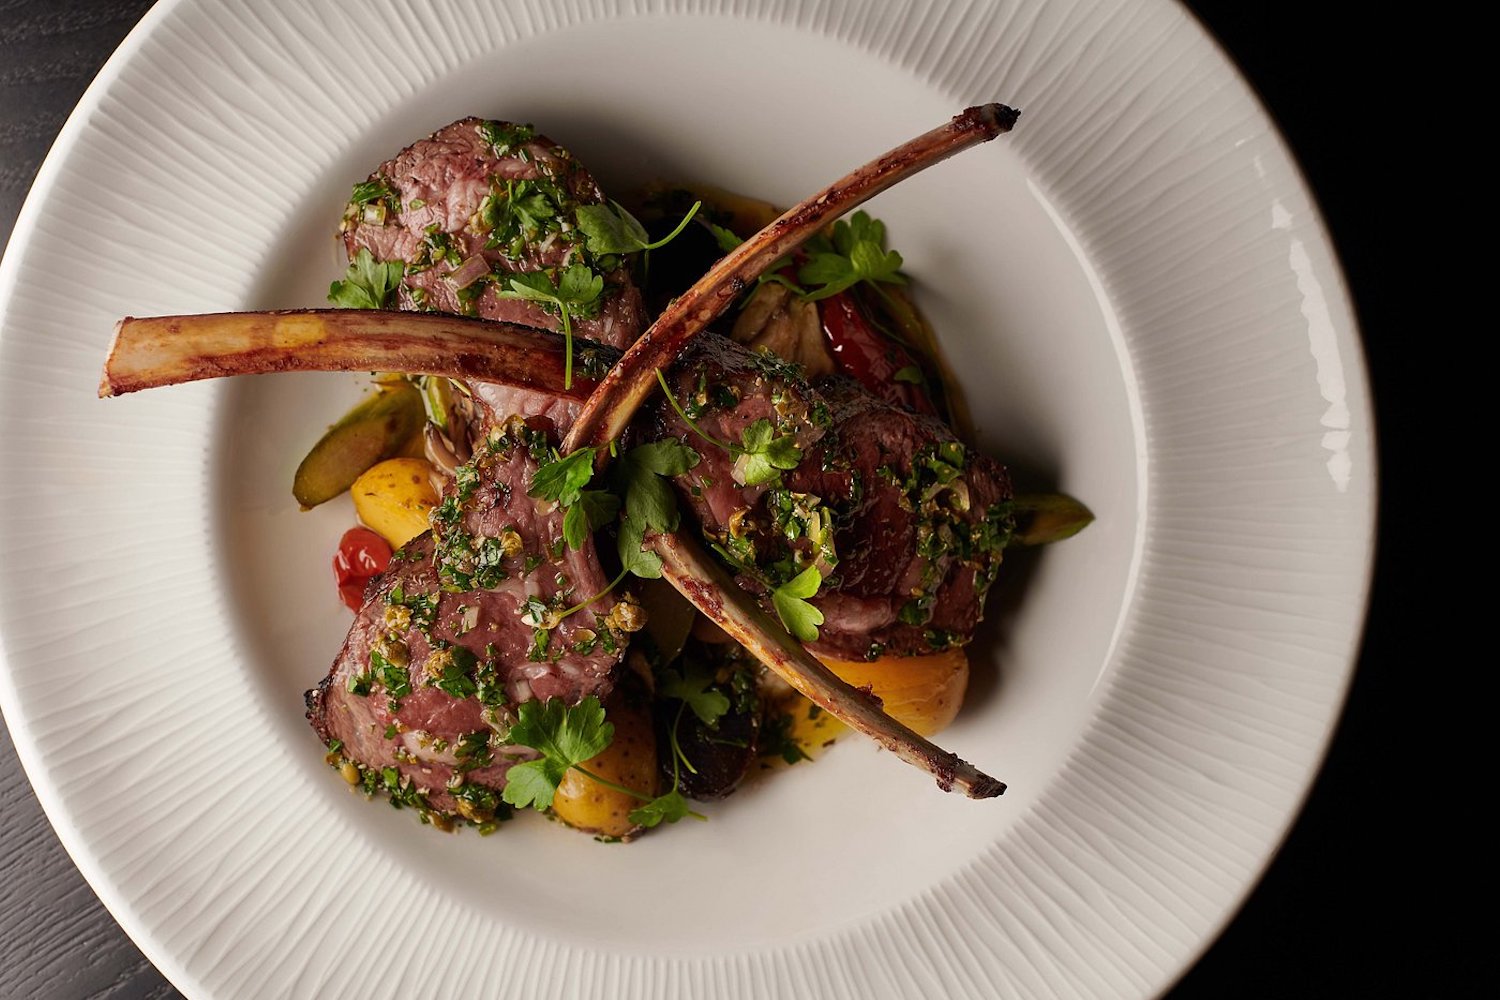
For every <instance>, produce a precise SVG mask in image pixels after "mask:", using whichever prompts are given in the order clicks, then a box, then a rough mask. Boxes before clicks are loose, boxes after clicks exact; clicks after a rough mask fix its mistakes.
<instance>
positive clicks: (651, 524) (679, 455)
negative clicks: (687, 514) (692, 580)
mask: <svg viewBox="0 0 1500 1000" xmlns="http://www.w3.org/2000/svg"><path fill="white" fill-rule="evenodd" d="M699 461H700V458H699V455H698V453H697V452H696V451H694V450H693V449H691V448H689V447H688V446H687V445H685V444H683V443H682V442H681V441H675V440H672V439H670V438H669V439H667V440H664V441H653V442H652V443H650V444H643V445H640V446H639V447H636V448H632V449H630V450H629V451H627V452H625V454H623V455H621V456H620V460H619V461H618V462H617V463H615V467H614V482H615V485H616V491H617V492H618V493H619V494H620V495H621V496H622V497H623V498H624V500H625V518H624V520H623V521H622V522H621V524H620V546H619V552H620V563H621V564H622V565H623V566H624V567H625V568H626V569H627V570H629V571H630V572H631V573H634V574H635V575H636V576H639V577H642V578H643V579H647V580H656V579H660V577H661V559H660V558H659V557H658V556H657V555H656V553H654V552H644V551H642V550H641V545H642V543H643V541H644V540H645V537H646V531H647V529H648V528H649V529H650V530H652V531H676V530H677V525H678V523H679V522H680V520H681V515H680V513H679V511H678V509H677V496H676V494H674V493H673V492H672V488H671V486H670V485H668V484H667V482H666V480H665V478H664V477H670V476H680V475H682V474H683V473H684V472H687V471H688V470H689V469H691V468H693V467H694V466H696V465H697V464H698V462H699Z"/></svg>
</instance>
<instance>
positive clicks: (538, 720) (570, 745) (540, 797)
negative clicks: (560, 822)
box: [502, 695, 707, 826]
mask: <svg viewBox="0 0 1500 1000" xmlns="http://www.w3.org/2000/svg"><path fill="white" fill-rule="evenodd" d="M516 717H517V718H516V723H515V725H513V726H511V727H510V733H509V735H508V736H507V737H506V738H507V739H508V740H509V741H510V742H511V743H515V744H519V745H520V746H526V747H531V748H532V749H533V750H537V751H539V752H540V753H541V755H542V756H541V758H540V759H539V760H530V761H526V762H524V763H521V764H516V765H514V766H513V767H511V769H510V770H509V771H508V772H506V776H505V791H504V792H503V794H502V798H503V799H504V800H505V801H506V802H507V803H509V804H510V805H513V806H516V807H518V808H522V809H524V808H526V807H527V806H530V807H532V808H533V809H536V810H537V811H539V812H540V811H542V810H544V809H548V808H550V807H551V805H552V800H553V799H554V798H555V797H556V796H557V786H558V785H559V784H561V783H562V779H563V775H565V774H567V773H568V770H569V769H570V768H571V769H573V770H576V771H578V772H579V773H580V774H582V775H584V776H585V777H587V778H592V779H593V780H594V781H596V782H598V783H599V784H601V785H603V786H605V787H606V788H612V789H614V790H615V791H617V792H623V793H624V794H626V795H629V796H631V797H632V798H635V799H639V800H640V801H641V802H643V803H645V805H643V806H642V807H641V808H640V809H637V810H634V811H632V812H631V816H630V818H631V821H632V822H636V823H640V824H641V825H642V826H656V825H657V824H658V823H661V822H663V821H666V822H676V821H677V820H679V819H682V818H683V817H684V816H692V817H694V818H695V819H706V818H707V817H705V816H703V815H701V814H700V813H696V812H693V811H691V810H689V809H688V808H687V803H686V802H685V801H681V802H680V804H679V800H681V799H682V796H681V793H679V792H678V791H677V789H676V788H675V787H674V788H673V789H672V791H670V792H668V793H667V794H666V795H661V796H653V795H647V794H645V793H644V792H640V791H637V790H635V789H633V788H626V787H625V786H624V785H620V784H617V783H615V782H613V781H610V780H609V779H608V778H604V777H601V776H599V775H597V774H594V773H593V772H591V771H590V770H588V769H587V768H585V767H583V766H582V765H583V763H584V761H587V760H589V759H590V758H593V757H596V756H598V755H599V754H601V753H603V752H604V750H605V748H606V747H608V746H609V744H610V743H611V741H613V740H614V737H615V727H614V724H613V723H610V722H608V721H606V720H605V718H604V706H603V705H601V704H599V699H598V698H596V697H594V696H593V695H590V696H589V697H587V698H585V699H583V700H582V701H581V702H579V703H578V704H577V705H572V706H568V705H565V704H564V703H563V702H562V700H561V699H558V698H549V699H547V701H546V702H545V703H543V702H536V701H527V702H522V703H521V704H520V705H518V706H517V707H516ZM674 796H675V799H674V798H673V797H674ZM638 813H639V814H641V817H640V818H637V814H638Z"/></svg>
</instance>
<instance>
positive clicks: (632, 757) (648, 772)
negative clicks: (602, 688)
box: [552, 692, 657, 837]
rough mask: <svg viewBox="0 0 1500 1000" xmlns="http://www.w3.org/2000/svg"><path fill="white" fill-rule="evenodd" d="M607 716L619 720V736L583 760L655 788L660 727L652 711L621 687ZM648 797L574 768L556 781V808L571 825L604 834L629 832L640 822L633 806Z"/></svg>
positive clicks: (609, 775)
mask: <svg viewBox="0 0 1500 1000" xmlns="http://www.w3.org/2000/svg"><path fill="white" fill-rule="evenodd" d="M604 712H605V717H606V718H607V719H609V721H610V722H612V723H614V726H615V738H614V740H613V741H612V742H611V743H610V745H609V746H607V747H605V748H604V752H603V753H601V754H599V756H597V757H593V758H591V759H589V760H587V761H584V763H583V766H584V767H585V768H586V769H587V770H589V771H592V772H593V773H594V774H597V775H599V777H601V778H606V779H608V780H610V781H613V782H614V783H615V784H617V785H623V786H624V787H626V788H633V789H635V790H636V791H639V792H643V793H645V794H647V795H655V794H656V781H657V769H656V733H655V731H654V730H653V729H652V727H651V713H650V711H649V710H648V709H647V708H646V707H645V706H644V705H639V704H635V703H633V702H628V701H626V700H625V699H624V698H623V697H621V696H620V695H619V694H618V692H617V693H616V694H614V695H611V696H610V698H609V700H608V701H606V702H605V703H604ZM642 805H645V803H644V802H642V801H641V800H639V799H637V798H635V797H634V796H631V795H626V794H625V793H624V792H618V791H615V790H614V789H613V788H606V787H605V786H603V785H601V784H599V783H598V782H597V781H595V780H594V779H592V778H588V777H585V776H584V775H582V774H579V773H578V771H577V770H575V769H570V770H569V771H568V773H567V774H565V775H564V776H563V779H562V782H561V783H560V784H559V785H558V786H557V795H556V796H555V797H554V798H553V799H552V811H553V812H554V813H555V814H556V815H557V818H558V819H560V820H562V821H563V822H564V823H566V824H568V825H569V826H572V827H576V828H578V829H580V830H584V831H586V832H588V833H597V834H600V835H602V836H605V837H625V836H629V835H630V834H632V833H634V832H635V831H636V829H637V827H636V824H634V823H632V822H631V821H630V812H631V810H633V809H638V808H639V807H641V806H642Z"/></svg>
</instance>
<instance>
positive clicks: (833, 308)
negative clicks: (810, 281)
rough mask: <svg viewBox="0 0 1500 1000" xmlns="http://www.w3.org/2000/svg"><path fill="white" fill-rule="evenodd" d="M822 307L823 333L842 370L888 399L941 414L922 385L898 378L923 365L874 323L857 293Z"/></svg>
mask: <svg viewBox="0 0 1500 1000" xmlns="http://www.w3.org/2000/svg"><path fill="white" fill-rule="evenodd" d="M818 306H819V312H820V314H821V316H822V319H823V334H824V336H826V337H827V338H828V347H829V349H830V350H831V351H832V352H833V359H834V364H836V365H838V368H839V370H840V371H841V372H843V373H844V374H845V375H848V376H849V377H850V378H852V379H854V380H855V381H857V382H859V383H860V384H861V385H863V386H864V387H865V388H866V389H869V390H870V391H871V392H873V393H874V394H875V395H877V396H879V397H880V398H881V399H884V400H885V401H887V402H890V403H896V404H898V405H900V406H904V407H906V408H907V409H909V410H913V411H915V412H917V413H926V414H929V415H931V416H937V408H936V407H934V406H933V405H932V400H931V399H930V398H928V395H927V393H926V392H925V391H924V390H923V389H922V387H921V385H918V384H916V383H913V382H903V381H898V380H897V378H896V373H897V372H900V371H903V370H909V371H916V372H921V371H922V366H921V365H919V364H918V363H917V361H916V359H915V358H914V357H912V355H911V352H909V351H907V349H906V348H904V347H902V346H901V345H900V344H898V343H896V342H895V341H894V340H891V339H890V338H889V337H887V336H885V335H884V334H882V333H881V332H880V331H878V330H876V329H875V327H874V326H873V325H871V323H870V321H869V320H868V319H866V318H865V314H864V312H863V311H861V309H860V306H859V303H858V302H856V301H855V300H854V296H853V295H851V294H850V293H849V292H838V293H837V294H834V295H830V296H829V297H828V298H826V299H823V300H822V301H820V302H819V303H818ZM924 377H925V376H924Z"/></svg>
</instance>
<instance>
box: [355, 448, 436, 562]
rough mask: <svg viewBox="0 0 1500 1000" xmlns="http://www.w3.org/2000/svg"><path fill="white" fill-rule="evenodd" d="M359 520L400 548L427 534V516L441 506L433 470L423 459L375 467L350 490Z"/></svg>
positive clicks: (389, 461) (395, 460) (393, 461)
mask: <svg viewBox="0 0 1500 1000" xmlns="http://www.w3.org/2000/svg"><path fill="white" fill-rule="evenodd" d="M349 494H350V496H352V497H353V498H354V512H355V513H356V514H358V515H359V520H360V522H361V523H362V524H364V525H365V526H366V527H368V528H370V529H371V530H372V531H374V532H375V533H376V534H377V535H379V536H380V537H381V538H384V539H385V540H386V541H388V542H390V543H391V547H392V548H398V549H399V548H400V547H401V546H403V545H405V544H406V543H407V542H409V541H411V540H412V539H413V538H416V537H417V536H418V535H420V534H421V533H422V532H424V531H426V530H427V515H428V512H430V511H431V510H432V508H434V507H436V506H437V502H438V495H437V491H436V490H435V489H433V487H432V466H431V465H430V464H428V462H427V460H426V459H421V458H389V459H386V460H385V461H384V462H381V463H379V464H377V465H374V466H371V467H370V468H369V469H367V470H365V472H364V473H363V474H362V475H361V476H360V477H359V478H358V479H356V480H355V481H354V485H353V486H351V487H349Z"/></svg>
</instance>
